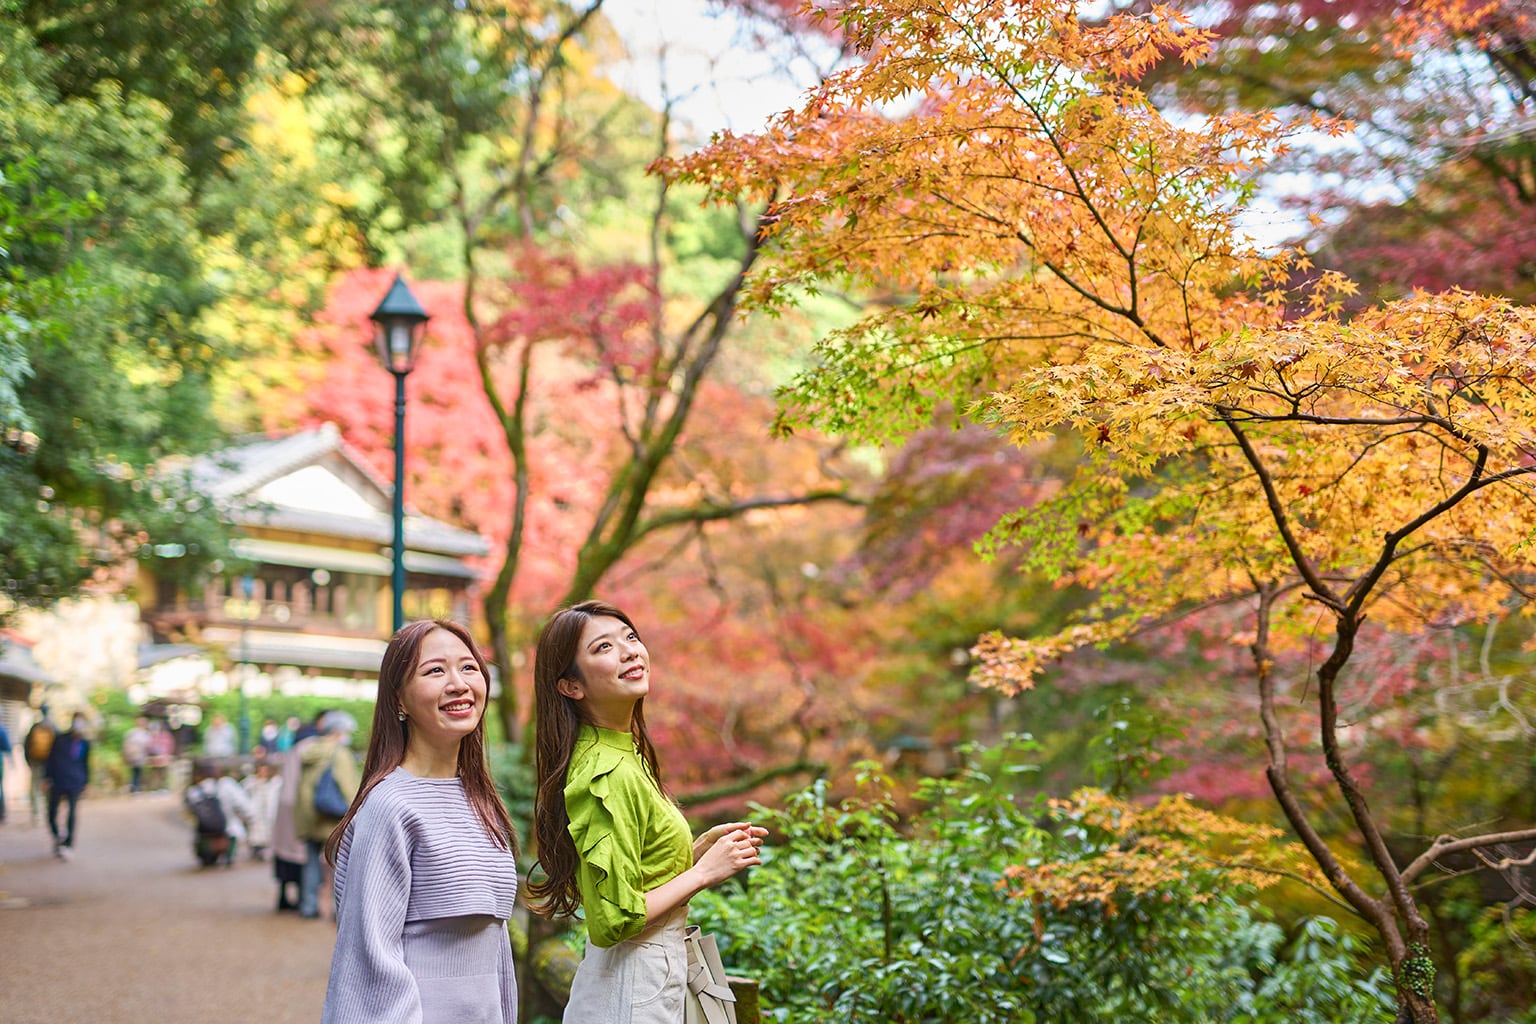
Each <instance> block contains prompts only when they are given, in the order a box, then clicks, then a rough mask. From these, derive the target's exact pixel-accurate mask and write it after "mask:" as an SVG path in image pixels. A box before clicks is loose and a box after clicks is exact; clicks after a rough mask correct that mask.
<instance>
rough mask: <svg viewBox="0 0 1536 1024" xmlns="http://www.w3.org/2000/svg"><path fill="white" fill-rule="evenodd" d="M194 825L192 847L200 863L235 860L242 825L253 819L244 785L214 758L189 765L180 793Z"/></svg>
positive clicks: (245, 825)
mask: <svg viewBox="0 0 1536 1024" xmlns="http://www.w3.org/2000/svg"><path fill="white" fill-rule="evenodd" d="M184 800H185V803H186V806H187V810H188V811H190V812H191V813H192V819H193V822H194V826H195V829H196V832H195V835H194V838H193V840H192V848H193V851H194V852H195V853H196V854H197V859H198V861H199V862H200V863H201V864H202V865H203V867H212V866H213V865H214V864H217V863H219V862H221V861H222V862H223V863H224V864H225V865H226V866H228V865H231V864H233V863H234V862H235V852H236V851H237V850H238V849H239V847H240V843H242V842H243V841H244V840H245V837H246V835H247V832H246V829H247V827H248V826H249V825H250V823H251V821H253V820H254V819H255V816H256V808H255V807H254V806H252V804H251V799H250V797H249V796H247V795H246V792H245V787H243V786H241V785H240V783H239V782H238V781H236V780H235V779H233V778H230V777H229V776H228V775H226V774H224V768H223V767H222V766H221V765H220V764H218V763H217V762H214V761H198V762H196V763H195V764H193V766H192V785H190V786H188V787H187V792H186V795H185V797H184Z"/></svg>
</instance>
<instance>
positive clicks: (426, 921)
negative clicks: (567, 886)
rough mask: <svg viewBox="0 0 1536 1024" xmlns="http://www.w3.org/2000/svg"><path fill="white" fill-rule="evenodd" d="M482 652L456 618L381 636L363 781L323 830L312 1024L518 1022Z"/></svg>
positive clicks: (508, 865) (508, 867) (511, 843)
mask: <svg viewBox="0 0 1536 1024" xmlns="http://www.w3.org/2000/svg"><path fill="white" fill-rule="evenodd" d="M487 679H488V673H487V671H486V666H485V661H484V660H483V659H482V658H481V656H480V653H479V651H478V650H476V648H475V644H474V641H473V639H472V638H471V637H470V635H469V632H468V631H467V630H465V629H464V627H462V626H460V625H458V624H457V623H453V622H444V621H424V622H413V623H410V624H409V625H406V626H404V627H402V628H401V630H400V631H399V632H398V633H396V634H395V636H394V639H392V640H391V641H390V642H389V647H388V649H387V650H385V652H384V660H383V663H382V665H381V666H380V668H379V691H378V702H377V704H376V705H375V707H374V715H373V732H372V735H371V736H370V737H369V741H368V756H367V760H366V761H365V763H364V765H363V780H362V785H361V786H360V787H359V789H358V793H357V797H356V799H354V800H353V801H352V806H351V807H350V808H349V809H348V811H347V814H346V817H344V818H342V820H341V824H339V825H337V826H336V830H335V831H334V832H332V833H331V838H330V841H329V842H328V843H326V856H327V858H328V859H329V860H330V861H331V862H332V863H333V864H335V866H336V929H337V930H336V948H335V952H334V954H333V956H332V959H331V977H330V984H329V985H328V987H327V988H326V993H325V1010H324V1013H323V1016H322V1021H323V1022H324V1024H450V1022H451V1024H516V1021H517V983H516V980H515V978H514V974H513V965H512V947H511V944H510V943H509V942H508V939H507V928H506V925H507V918H508V917H509V916H510V915H511V913H512V904H513V900H514V899H515V897H516V895H517V862H516V840H515V838H514V835H513V831H512V823H511V822H510V821H509V820H508V818H507V812H506V810H505V808H503V807H502V804H501V800H500V798H499V797H498V796H497V794H496V787H495V784H494V783H493V782H492V780H491V773H490V769H489V768H488V767H487V765H486V760H485V724H484V721H485V708H486V694H487Z"/></svg>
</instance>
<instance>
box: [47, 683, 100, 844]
mask: <svg viewBox="0 0 1536 1024" xmlns="http://www.w3.org/2000/svg"><path fill="white" fill-rule="evenodd" d="M43 778H44V780H45V784H46V785H47V787H48V831H50V832H52V833H53V855H54V856H55V857H57V858H59V859H60V860H69V859H70V858H72V857H73V856H74V853H75V824H76V808H77V805H78V804H79V802H80V794H82V793H84V792H85V787H86V786H87V785H88V784H89V783H90V781H91V741H90V740H89V739H88V738H87V737H86V721H85V715H84V714H82V713H81V712H79V711H76V712H75V715H74V718H72V719H71V720H70V726H69V732H66V733H64V734H62V735H60V736H56V737H54V740H53V744H52V746H51V747H49V749H48V759H47V760H46V761H44V762H43ZM64 803H67V804H69V815H68V818H67V819H66V821H65V830H64V834H63V836H60V835H59V805H60V804H64Z"/></svg>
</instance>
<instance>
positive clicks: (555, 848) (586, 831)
mask: <svg viewBox="0 0 1536 1024" xmlns="http://www.w3.org/2000/svg"><path fill="white" fill-rule="evenodd" d="M533 676H534V701H535V704H536V705H537V713H538V740H537V756H536V771H537V775H538V793H537V796H536V797H535V800H534V836H535V839H536V840H537V842H538V849H539V863H540V864H541V865H542V867H543V869H544V873H545V875H546V876H547V877H546V879H545V880H544V881H542V882H537V883H534V884H531V885H529V886H528V891H529V893H530V894H531V895H532V896H533V897H534V898H535V899H536V900H538V901H540V904H539V905H538V908H537V909H539V910H540V911H541V912H543V913H547V914H553V915H555V916H558V917H570V916H572V915H574V914H575V913H576V911H577V909H578V908H579V909H581V910H582V911H583V916H584V917H585V918H586V922H587V936H588V941H587V951H586V955H585V956H584V957H583V958H582V962H581V966H580V967H579V968H578V969H577V971H576V978H575V981H574V982H573V983H572V984H571V998H570V1002H569V1003H568V1004H567V1005H566V1008H565V1017H564V1024H680V1022H681V1021H682V1020H683V990H684V986H685V982H686V971H687V957H686V954H685V952H684V947H683V928H684V926H685V924H686V922H687V915H688V901H689V900H690V899H692V898H693V895H694V894H695V893H697V892H699V891H700V890H703V889H707V888H709V887H710V886H712V885H717V884H719V883H720V882H723V881H725V880H726V879H727V878H730V877H731V876H732V875H735V874H736V873H737V872H739V871H741V870H743V869H744V868H748V867H751V866H753V865H755V864H758V863H761V861H760V860H759V857H758V848H759V847H760V846H762V843H763V838H764V837H765V836H767V834H768V830H767V829H764V828H760V827H757V826H754V825H752V824H750V823H748V822H742V821H736V822H730V823H728V824H724V825H716V826H715V827H714V828H711V829H710V830H709V831H708V832H706V833H704V834H703V835H702V836H699V837H698V839H693V838H692V837H691V836H690V834H689V831H688V822H687V820H686V819H685V818H684V817H683V814H682V812H681V811H680V810H678V809H677V805H676V804H674V803H673V802H672V801H671V800H670V799H669V798H668V797H667V795H666V791H665V790H663V789H662V786H661V768H660V766H659V765H658V764H657V761H656V749H655V747H653V746H652V745H651V740H650V737H649V736H648V735H647V734H646V731H645V713H644V704H645V697H646V694H647V693H649V692H650V685H651V666H650V653H649V652H648V651H647V650H646V648H645V644H644V643H642V642H641V640H640V633H639V631H638V630H636V629H635V625H634V623H633V622H631V621H630V619H629V616H627V615H625V614H624V613H623V612H622V611H620V610H619V609H618V608H615V607H614V606H613V605H610V604H605V603H603V602H601V601H584V602H582V603H581V604H578V605H573V606H572V607H570V608H566V609H564V610H562V611H560V612H558V613H556V615H555V617H554V618H552V619H551V620H550V621H549V624H548V625H547V626H545V627H544V631H543V633H541V634H540V636H539V644H538V651H537V653H536V655H535V657H534V666H533Z"/></svg>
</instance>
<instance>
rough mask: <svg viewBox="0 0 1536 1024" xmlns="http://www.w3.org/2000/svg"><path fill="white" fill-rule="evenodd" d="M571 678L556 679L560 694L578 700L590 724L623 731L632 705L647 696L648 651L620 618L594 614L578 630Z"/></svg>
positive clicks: (649, 658)
mask: <svg viewBox="0 0 1536 1024" xmlns="http://www.w3.org/2000/svg"><path fill="white" fill-rule="evenodd" d="M576 675H577V677H578V678H573V679H565V680H562V681H561V692H562V693H564V694H565V695H566V696H567V697H572V698H574V699H576V700H579V701H581V702H582V706H583V707H584V708H585V710H586V714H587V717H588V718H589V719H590V720H591V721H592V722H593V723H594V724H596V725H600V726H602V727H603V728H605V729H617V730H620V731H628V729H629V725H630V716H631V714H632V713H633V711H634V707H635V702H636V701H638V700H639V699H640V698H641V697H644V696H645V695H646V694H647V693H649V692H650V688H651V656H650V652H649V651H648V650H646V647H645V644H644V643H643V642H642V641H641V640H640V634H639V633H637V632H635V630H634V629H633V628H631V627H630V626H627V625H625V624H624V622H623V620H621V619H615V618H612V617H611V616H607V615H594V616H592V617H591V618H590V619H588V620H587V623H586V625H585V626H583V627H582V630H581V641H580V642H579V644H578V645H577V648H576Z"/></svg>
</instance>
